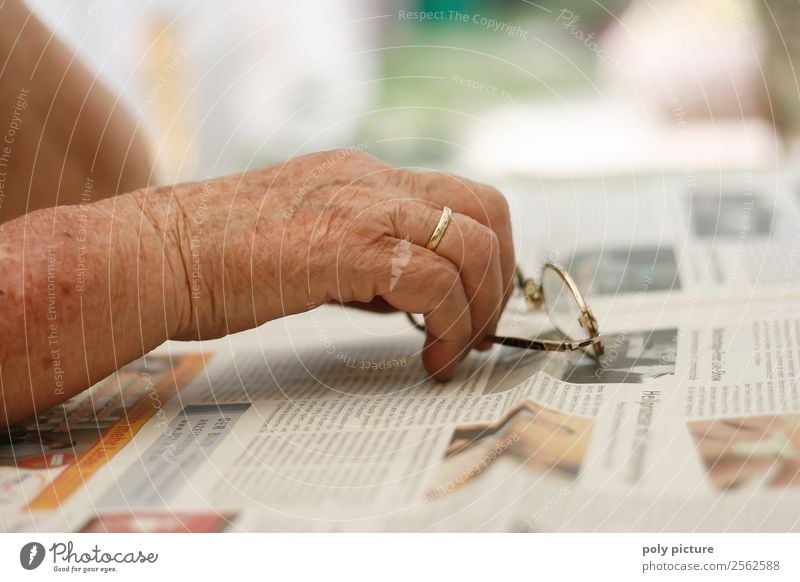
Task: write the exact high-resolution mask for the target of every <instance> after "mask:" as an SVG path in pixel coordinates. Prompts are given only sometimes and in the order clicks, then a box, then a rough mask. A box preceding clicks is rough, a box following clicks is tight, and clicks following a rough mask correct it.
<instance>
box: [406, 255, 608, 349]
mask: <svg viewBox="0 0 800 582" xmlns="http://www.w3.org/2000/svg"><path fill="white" fill-rule="evenodd" d="M545 269H553V270H554V271H555V272H556V273H557V274H558V276H560V277H561V279H562V280H563V281H564V282H565V283H566V285H567V288H568V289H569V290H570V291H571V292H572V295H573V297H574V299H575V302H576V303H577V305H578V308H579V309H580V312H581V315H580V317H579V318H578V323H579V324H580V326H581V327H582V328H584V329H585V330H586V331H587V332H588V333H589V337H588V338H587V339H585V340H573V339H567V340H565V341H557V340H546V339H525V338H519V337H511V336H501V335H487V336H486V340H488V341H490V342H492V343H495V344H500V345H504V346H511V347H514V348H520V349H524V350H536V351H545V352H574V351H582V352H584V353H585V354H586V355H588V356H591V357H593V358H595V359H598V358H600V356H602V355H603V352H604V351H605V346H604V344H603V336H602V335H601V334H600V326H599V325H598V323H597V319H596V318H595V316H594V313H592V310H591V308H590V307H589V305H587V303H586V300H585V299H584V298H583V295H582V294H581V292H580V291H579V290H578V286H577V285H576V284H575V281H573V279H572V277H570V275H569V273H568V272H567V271H566V269H564V267H562V266H561V265H557V264H556V263H552V262H549V261H548V262H545V263H544V264H543V265H542V273H544V270H545ZM514 282H515V286H516V288H517V290H518V291H520V292H521V293H522V295H523V297H524V298H525V303H526V304H527V305H528V308H529V309H530V310H531V311H538V310H540V309H544V304H545V299H546V298H545V296H544V289H543V288H542V284H541V282H539V283H537V282H536V281H534V280H533V279H531V278H528V277H525V275H523V273H522V271H521V270H520V268H519V266H517V267H516V269H515V273H514ZM406 316H407V317H408V320H409V321H410V322H411V323H412V325H413V326H414V327H416V328H417V329H418V330H420V331H425V325H424V324H421V323H419V322H418V321H417V320H416V319H414V316H413V315H412V314H410V313H406ZM548 317H549V314H548ZM550 320H551V321H552V317H551V318H550ZM555 327H556V329H559V328H558V326H555ZM559 331H561V330H560V329H559ZM562 333H563V332H562ZM589 348H591V349H589Z"/></svg>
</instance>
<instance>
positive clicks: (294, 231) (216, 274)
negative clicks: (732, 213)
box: [168, 150, 514, 379]
mask: <svg viewBox="0 0 800 582" xmlns="http://www.w3.org/2000/svg"><path fill="white" fill-rule="evenodd" d="M172 204H173V205H174V207H175V209H176V212H175V214H174V220H172V221H170V222H169V224H170V225H171V228H174V229H176V233H177V234H176V235H174V239H173V237H172V236H170V237H168V240H170V239H173V240H179V241H181V244H180V248H181V249H182V252H181V257H180V259H177V258H176V259H175V260H180V261H181V263H182V265H183V271H184V272H185V273H186V277H187V287H188V288H189V292H188V293H187V296H188V297H189V301H188V302H187V304H186V305H185V306H184V310H185V311H184V316H183V323H182V325H181V331H180V332H179V334H178V337H180V338H185V339H189V338H198V337H204V338H207V337H216V336H219V335H223V334H225V333H230V332H233V331H238V330H241V329H246V328H249V327H252V326H254V325H257V324H260V323H263V322H265V321H269V320H271V319H275V318H278V317H281V316H284V315H289V314H292V313H298V312H302V311H306V310H308V309H309V308H312V307H316V306H318V305H320V304H322V303H325V302H328V301H338V302H343V303H351V302H358V303H362V304H363V303H367V304H371V305H372V306H378V305H388V306H390V307H393V308H395V309H399V310H403V311H408V312H413V313H423V314H425V318H426V322H427V326H428V330H429V333H428V338H427V341H426V345H425V350H424V352H423V362H424V363H425V366H426V368H427V369H428V370H429V371H430V372H431V373H432V374H433V375H434V376H435V377H437V378H439V379H447V378H449V377H450V376H451V375H452V373H453V368H454V366H455V364H456V363H458V361H459V360H460V359H461V358H463V356H464V355H465V354H466V353H467V352H468V351H469V349H470V348H471V347H474V346H476V345H479V347H485V344H482V342H481V339H482V338H483V336H484V335H485V334H486V333H490V332H493V331H494V329H495V327H496V325H497V320H498V318H499V314H500V312H501V310H502V307H503V305H504V303H505V300H506V299H507V295H508V292H509V290H510V288H511V284H512V277H513V269H514V253H513V246H512V242H511V226H510V222H509V215H508V206H507V204H506V201H505V199H504V198H503V196H502V195H501V194H499V193H498V192H497V191H496V190H494V189H493V188H490V187H488V186H484V185H481V184H477V183H475V182H471V181H469V180H464V179H462V178H457V177H454V176H449V175H444V174H439V173H415V172H410V171H407V170H401V169H398V168H394V167H392V166H388V165H386V164H384V163H382V162H380V161H378V160H376V159H375V158H372V157H370V156H367V155H365V154H363V153H359V152H356V151H350V150H334V151H329V152H320V153H316V154H311V155H307V156H302V157H299V158H295V159H293V160H289V161H288V162H285V163H283V164H280V165H278V166H275V167H272V168H268V169H265V170H261V171H256V172H250V173H246V174H242V175H238V176H232V177H228V178H222V179H220V180H214V181H210V182H206V183H204V184H201V185H199V186H198V185H197V184H193V185H186V186H179V187H177V189H176V190H175V192H174V196H173V197H172ZM443 206H449V207H451V208H452V209H453V211H454V217H453V220H452V222H451V223H450V226H449V227H448V229H447V231H446V233H445V236H444V238H443V239H442V241H441V242H440V244H439V245H438V247H437V248H436V250H435V252H434V251H430V250H427V249H426V248H425V245H426V243H427V242H428V240H429V238H430V235H431V233H432V232H433V230H434V228H435V226H436V224H437V222H438V221H439V217H440V215H441V208H442V207H443ZM192 241H194V245H192ZM404 241H407V242H404ZM409 243H410V244H409ZM176 271H179V269H176ZM198 272H199V273H200V278H199V279H198V277H197V275H196V274H197V273H198ZM193 277H194V278H193ZM193 285H194V287H193ZM192 289H194V290H195V293H192V292H191V291H192ZM480 344H482V345H480Z"/></svg>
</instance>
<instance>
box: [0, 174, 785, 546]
mask: <svg viewBox="0 0 800 582" xmlns="http://www.w3.org/2000/svg"><path fill="white" fill-rule="evenodd" d="M763 183H764V184H772V186H770V187H767V186H764V187H763V188H762V189H761V190H759V192H761V194H759V196H762V197H764V198H765V200H766V201H767V202H769V203H770V204H771V205H770V204H767V205H765V203H764V202H763V201H761V202H756V201H754V200H744V199H743V198H742V196H743V194H742V193H741V192H740V191H730V192H718V193H717V194H715V196H717V197H718V198H724V197H726V196H728V197H729V198H726V202H725V203H720V204H717V206H716V207H715V206H714V204H713V203H712V202H708V201H707V200H706V201H705V202H701V201H699V200H700V198H699V197H701V196H706V194H697V192H700V191H701V189H699V187H698V188H695V189H692V190H691V191H690V192H688V193H687V192H686V191H685V189H680V188H679V187H678V186H675V185H674V184H673V185H667V186H668V187H667V186H665V182H664V181H663V180H653V181H649V182H644V183H641V184H640V183H637V184H634V185H633V186H634V187H630V185H628V186H624V185H621V184H609V183H605V182H590V181H587V182H582V183H568V184H564V183H561V184H558V185H557V187H558V188H559V189H560V192H561V194H562V195H555V196H554V195H553V192H531V191H528V192H524V193H523V192H519V191H515V197H514V198H513V199H512V208H513V211H514V213H515V214H516V215H520V216H525V217H528V218H526V222H525V229H524V231H519V230H518V231H517V235H516V236H517V237H518V238H519V239H521V240H520V241H518V248H520V249H521V252H520V264H521V266H522V268H523V270H525V271H526V272H527V273H529V274H531V275H536V273H537V265H538V264H540V262H541V261H542V260H556V261H558V262H559V263H561V264H562V265H564V266H565V267H567V269H568V271H569V272H570V273H571V274H572V276H573V277H574V278H575V280H576V283H577V284H578V286H579V287H580V288H581V289H582V291H583V292H584V293H585V295H586V297H587V298H588V299H589V301H590V304H591V306H592V309H593V310H594V311H595V313H596V315H597V316H598V319H599V321H600V322H601V331H602V333H603V337H604V343H605V353H604V354H603V356H601V357H600V358H597V359H595V358H592V357H589V356H588V355H585V354H583V353H571V354H570V353H553V352H534V351H526V350H520V349H516V348H509V347H500V346H497V347H495V348H494V349H492V350H491V351H489V352H485V353H475V354H473V355H471V356H470V357H469V358H468V359H467V360H465V362H464V363H463V364H462V366H461V367H460V369H459V373H458V375H457V377H456V378H455V379H454V380H452V381H451V382H448V383H446V384H440V383H436V382H434V381H432V380H431V379H429V378H428V377H427V376H426V374H425V372H424V369H423V367H422V365H421V362H420V353H419V351H420V349H421V344H422V341H421V340H422V336H421V335H420V334H419V333H418V332H417V331H416V330H414V329H412V328H411V327H410V326H409V325H408V324H407V322H405V320H404V318H403V317H402V316H401V315H391V316H378V315H358V316H356V315H353V314H351V313H350V312H348V311H347V310H344V309H342V308H333V307H324V308H321V309H320V310H316V311H314V312H311V313H309V314H305V315H303V316H298V317H293V318H288V319H287V320H282V321H279V322H273V323H271V324H269V325H267V326H265V327H264V328H261V329H259V330H256V331H254V332H249V333H247V334H243V335H241V336H239V337H236V338H230V339H226V340H221V341H217V342H211V343H208V344H200V346H199V348H200V349H198V346H197V345H191V344H190V345H188V346H183V347H182V348H179V347H178V346H176V345H175V344H171V345H167V346H165V347H163V348H162V349H160V350H158V351H157V352H156V353H154V354H152V355H150V356H148V357H147V358H145V359H144V360H142V361H141V362H137V363H134V364H132V365H130V366H127V367H126V368H124V369H123V370H121V371H120V372H118V373H117V374H115V375H114V376H112V377H111V378H109V379H107V380H106V381H104V382H101V383H100V384H99V385H98V386H96V387H94V388H93V389H92V390H90V391H88V392H86V393H84V394H83V395H81V396H79V397H78V398H75V399H73V400H71V401H69V402H68V403H66V404H65V405H63V406H62V407H58V408H57V409H54V410H53V411H47V413H45V414H43V415H41V416H40V418H39V419H38V420H37V421H36V422H33V421H32V423H28V424H27V425H22V426H16V427H13V428H12V429H11V430H10V431H9V432H8V435H9V437H8V442H5V443H2V444H0V459H5V460H4V461H2V463H3V466H2V467H0V469H1V470H0V476H2V479H3V487H2V488H0V494H2V495H3V497H2V499H0V503H2V506H0V520H2V521H0V527H2V528H3V529H4V530H6V531H19V530H22V529H33V530H47V529H54V530H60V529H71V530H75V531H283V530H286V531H477V530H481V531H484V530H485V531H519V532H525V531H687V530H688V531H795V530H798V529H800V525H798V521H800V516H798V515H797V513H796V511H795V510H793V509H792V508H793V507H796V506H797V502H798V499H796V497H797V491H798V489H797V487H798V483H800V392H799V390H800V389H798V381H797V375H798V367H799V366H800V363H799V362H798V356H797V346H798V344H799V343H800V295H798V294H797V292H796V290H795V282H794V276H795V270H794V269H793V267H791V266H789V267H787V265H790V263H791V260H792V259H791V256H792V250H791V249H792V243H791V242H789V243H787V240H788V239H787V237H791V236H792V235H793V233H794V232H795V231H797V230H798V225H800V219H797V218H795V217H796V215H797V214H798V211H797V206H796V201H793V200H792V198H791V196H789V195H786V196H783V193H782V192H783V191H782V190H780V189H777V190H775V188H776V186H775V183H776V182H775V181H774V180H773V181H772V182H769V181H767V180H765V181H763ZM770 188H773V190H770ZM548 189H549V186H548ZM756 190H757V189H756V188H755V187H752V188H749V189H748V188H746V189H745V194H744V195H746V196H751V195H752V196H755V195H756V194H755V192H756ZM778 190H780V191H778ZM772 191H775V192H777V193H776V194H775V196H771V195H770V194H769V192H772ZM598 192H600V193H601V194H602V195H600V194H598ZM703 192H707V191H703ZM523 194H524V195H523ZM779 194H780V195H779ZM708 195H709V196H710V194H708ZM687 201H691V204H689V203H688V202H687ZM751 202H752V204H751ZM745 203H747V204H745ZM793 203H794V204H795V206H791V204H793ZM541 204H549V205H550V206H549V207H546V208H547V210H546V211H544V212H543V211H541V208H542V206H541ZM779 205H780V208H781V209H780V210H776V208H778V207H779ZM695 206H698V207H702V208H697V209H695ZM751 206H752V208H751ZM714 208H716V212H717V215H716V217H715V215H714V214H713V212H714ZM730 208H736V209H740V210H741V213H740V214H736V212H734V211H733V210H730ZM756 208H760V209H762V210H756ZM764 208H771V209H772V210H769V211H767V210H763V209H764ZM537 209H538V212H537ZM742 209H744V210H742ZM701 212H702V215H703V218H702V219H698V216H697V215H698V213H701ZM726 213H728V214H726ZM742 213H744V214H742ZM769 213H771V214H769ZM767 214H769V215H770V216H771V218H764V217H765V216H767ZM733 215H736V216H738V217H740V218H741V216H744V215H747V216H748V217H749V218H747V219H746V220H747V221H750V222H749V223H748V224H750V226H749V227H747V228H745V229H744V231H743V232H744V235H742V236H741V238H737V236H738V235H737V236H733V235H731V236H730V237H727V236H722V235H720V237H716V239H715V235H713V234H708V233H710V232H711V230H710V229H711V226H710V225H712V224H713V225H714V229H717V228H723V230H724V232H727V233H732V232H733V230H734V229H733V227H731V226H730V224H731V223H732V222H736V219H735V218H733V217H732V216H733ZM759 217H760V218H759ZM767 222H768V223H769V228H767V227H766V226H765V224H766V223H767ZM653 225H658V228H654V227H653ZM720 225H723V226H720ZM724 225H727V226H724ZM755 225H758V226H755ZM748 229H749V230H748ZM714 232H716V231H714ZM704 233H705V234H704ZM706 235H707V236H706ZM786 244H788V245H789V246H788V247H787V246H786ZM726 245H727V246H726ZM737 249H738V250H737ZM753 253H755V254H753ZM758 253H761V254H758ZM787 253H788V254H787ZM767 255H769V256H770V257H773V258H774V260H773V262H772V263H770V262H769V261H766V259H764V257H766V256H767ZM754 256H756V257H761V258H760V259H758V260H761V261H762V262H763V263H764V265H765V267H764V270H763V273H764V274H765V276H764V278H763V279H762V278H760V276H756V275H760V274H761V272H757V271H753V270H752V268H750V267H751V266H752V265H751V263H752V264H755V263H754V261H755V259H753V258H752V257H754ZM748 257H750V258H748ZM762 259H763V260H762ZM712 262H713V265H715V266H713V268H712V267H711V266H710V265H711V263H712ZM748 265H750V267H749V266H748ZM769 265H771V266H769ZM768 266H769V270H768V271H767V267H768ZM715 273H716V274H715ZM719 273H724V274H725V275H724V276H719ZM726 286H728V287H726ZM725 289H728V290H725ZM723 290H724V294H725V297H724V298H723V297H722V295H721V293H723ZM500 332H501V333H504V334H508V335H516V336H519V337H545V338H547V337H555V336H553V334H554V330H553V329H552V324H551V323H550V322H549V320H548V318H547V316H546V315H545V314H543V313H540V312H530V311H528V310H527V308H526V307H525V305H524V302H523V301H521V300H520V299H519V298H516V299H514V300H512V302H511V303H510V304H509V306H508V309H507V311H506V313H505V314H504V317H503V320H502V322H501V329H500Z"/></svg>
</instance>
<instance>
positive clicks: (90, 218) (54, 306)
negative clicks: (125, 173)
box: [0, 189, 187, 426]
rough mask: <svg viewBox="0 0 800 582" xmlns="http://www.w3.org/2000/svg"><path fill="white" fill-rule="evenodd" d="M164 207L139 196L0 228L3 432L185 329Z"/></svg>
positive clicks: (158, 196)
mask: <svg viewBox="0 0 800 582" xmlns="http://www.w3.org/2000/svg"><path fill="white" fill-rule="evenodd" d="M145 194H147V196H146V195H145ZM168 203H169V195H168V193H167V192H164V191H159V190H157V189H156V190H150V191H140V192H134V193H132V194H126V195H123V196H120V197H117V198H115V199H111V200H105V201H101V202H98V203H95V204H84V205H80V206H70V207H59V208H54V209H45V210H40V211H37V212H34V213H31V214H29V215H27V216H23V217H20V218H18V219H16V220H14V221H11V222H9V223H7V224H5V225H2V226H0V313H2V317H0V336H1V337H2V338H3V341H2V342H0V382H1V383H2V384H1V385H0V388H2V405H3V406H4V409H2V410H0V426H3V425H5V424H8V423H10V422H15V421H18V420H20V419H23V418H25V417H27V416H29V415H30V414H32V413H33V412H34V411H38V410H42V409H44V408H47V407H49V406H52V405H54V404H56V403H58V402H60V401H62V400H64V399H65V398H68V397H69V396H72V395H74V394H76V393H78V392H80V391H81V390H83V389H85V388H87V387H89V386H91V385H92V384H93V383H95V382H97V381H99V380H101V379H102V378H104V377H106V376H107V375H109V374H110V373H112V372H113V371H115V370H116V369H118V368H119V367H120V366H122V365H124V364H125V363H127V362H130V361H132V360H134V359H136V358H137V357H139V356H141V355H142V354H144V353H147V352H148V351H149V350H151V349H152V348H154V347H156V346H158V345H159V344H160V343H162V342H163V341H164V340H166V339H168V338H169V337H172V336H174V335H175V334H176V333H177V330H179V329H180V328H181V327H182V326H184V325H185V322H184V321H182V319H185V318H186V317H187V310H186V309H185V306H184V300H185V299H186V289H187V288H186V274H185V271H184V270H183V265H182V261H181V260H180V259H179V258H177V255H179V254H180V253H179V245H178V244H176V241H174V240H172V238H173V237H174V232H175V231H174V229H173V228H172V227H171V224H170V220H171V218H170V216H171V214H170V213H169V212H168V208H169V205H168Z"/></svg>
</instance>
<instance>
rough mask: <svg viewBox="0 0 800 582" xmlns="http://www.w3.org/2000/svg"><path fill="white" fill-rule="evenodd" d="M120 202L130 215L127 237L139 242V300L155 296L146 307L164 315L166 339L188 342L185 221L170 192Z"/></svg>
mask: <svg viewBox="0 0 800 582" xmlns="http://www.w3.org/2000/svg"><path fill="white" fill-rule="evenodd" d="M122 198H125V199H126V202H127V203H128V204H129V205H130V211H131V219H130V221H126V222H127V224H126V227H127V229H128V234H127V236H128V237H130V238H129V240H132V241H138V249H137V252H138V255H139V256H138V264H137V265H134V266H133V268H135V269H136V272H137V273H138V280H137V288H138V289H139V292H140V296H142V295H153V294H155V295H156V296H155V297H151V298H149V300H147V299H146V301H147V303H146V304H150V305H153V306H154V307H155V308H156V309H160V310H162V311H163V313H162V314H161V316H162V317H163V321H164V324H165V326H166V332H167V338H168V339H183V338H187V336H189V335H191V334H189V330H190V329H191V323H192V316H191V314H192V312H193V310H192V298H191V291H190V273H189V271H188V270H187V264H186V260H185V256H187V255H186V251H185V250H184V246H185V245H184V239H185V238H186V237H185V235H184V226H183V225H184V221H183V219H182V216H181V212H179V211H177V210H176V208H175V203H174V201H173V199H172V198H173V195H172V188H171V187H170V188H164V187H153V188H146V189H143V190H138V191H136V192H133V193H131V194H126V195H125V196H123V197H122ZM131 229H132V230H133V232H131ZM123 236H125V235H123ZM122 244H123V245H125V244H126V243H125V241H122ZM128 244H129V243H128Z"/></svg>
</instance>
